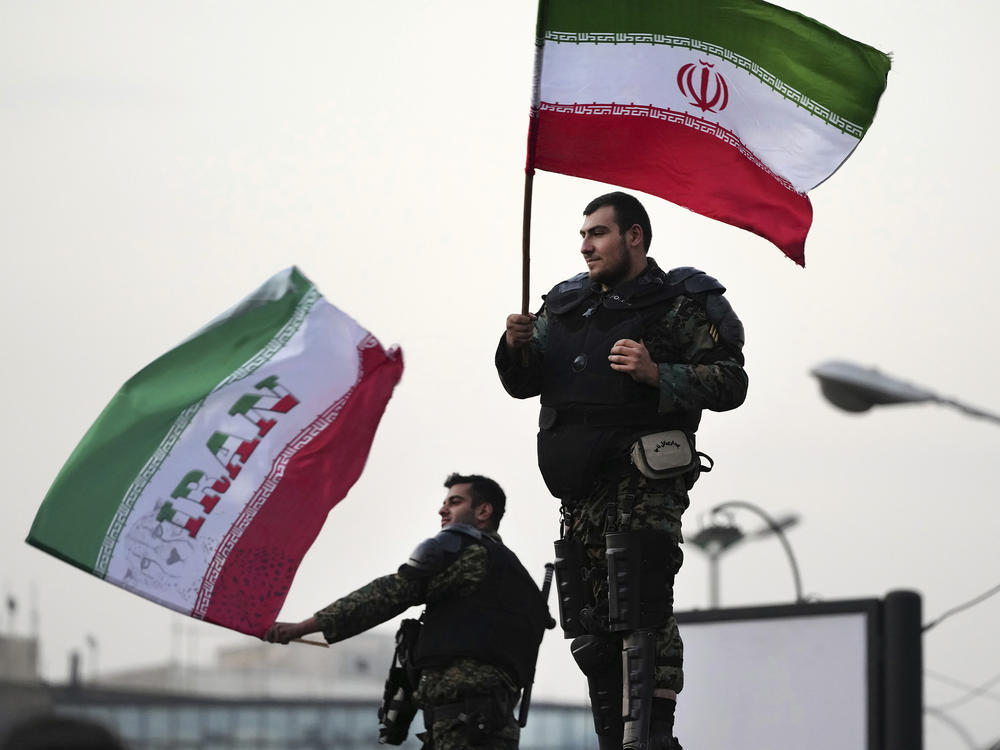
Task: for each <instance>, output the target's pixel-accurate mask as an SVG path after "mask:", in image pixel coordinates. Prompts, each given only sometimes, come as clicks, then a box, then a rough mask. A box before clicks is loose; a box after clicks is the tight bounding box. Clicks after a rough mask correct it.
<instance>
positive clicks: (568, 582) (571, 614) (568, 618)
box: [553, 539, 587, 638]
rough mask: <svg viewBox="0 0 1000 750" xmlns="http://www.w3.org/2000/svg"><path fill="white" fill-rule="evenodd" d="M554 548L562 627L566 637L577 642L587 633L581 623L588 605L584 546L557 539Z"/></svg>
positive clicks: (572, 540)
mask: <svg viewBox="0 0 1000 750" xmlns="http://www.w3.org/2000/svg"><path fill="white" fill-rule="evenodd" d="M553 546H554V547H555V576H556V590H557V591H558V598H559V624H560V625H561V626H562V629H563V636H564V637H566V638H576V636H578V635H583V633H584V632H585V630H584V627H583V625H582V624H581V623H580V612H581V610H582V609H583V608H584V606H585V605H586V603H587V589H586V586H585V584H584V580H583V554H584V553H583V544H581V543H580V542H578V541H577V540H575V539H557V540H556V541H555V542H554V544H553Z"/></svg>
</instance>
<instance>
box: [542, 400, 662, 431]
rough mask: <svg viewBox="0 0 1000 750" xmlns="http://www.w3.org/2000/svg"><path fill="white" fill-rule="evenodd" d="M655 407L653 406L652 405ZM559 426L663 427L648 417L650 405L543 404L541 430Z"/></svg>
mask: <svg viewBox="0 0 1000 750" xmlns="http://www.w3.org/2000/svg"><path fill="white" fill-rule="evenodd" d="M654 408H655V407H654ZM557 425H558V426H559V427H579V426H584V427H643V426H646V427H649V428H650V429H653V430H655V429H661V430H662V429H664V426H663V425H661V424H657V422H656V419H655V418H653V419H650V407H649V406H648V405H645V406H634V405H633V406H566V407H560V408H558V409H557V408H555V407H553V406H543V407H542V408H541V411H540V412H539V414H538V426H539V427H541V428H542V429H543V430H550V429H552V428H553V427H555V426H557Z"/></svg>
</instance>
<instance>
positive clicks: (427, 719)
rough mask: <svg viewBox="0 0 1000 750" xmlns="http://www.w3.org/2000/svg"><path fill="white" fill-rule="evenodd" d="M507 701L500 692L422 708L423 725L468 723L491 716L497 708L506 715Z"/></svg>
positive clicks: (504, 695)
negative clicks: (452, 721)
mask: <svg viewBox="0 0 1000 750" xmlns="http://www.w3.org/2000/svg"><path fill="white" fill-rule="evenodd" d="M507 704H508V701H507V699H506V694H502V693H501V691H497V692H496V693H484V694H479V695H470V696H468V697H467V698H465V700H462V701H460V702H458V703H446V704H444V705H443V706H426V707H425V708H424V723H425V724H426V725H427V726H428V727H430V726H431V724H433V723H434V722H435V721H448V720H450V719H458V720H459V721H460V722H462V723H468V722H469V721H471V720H473V719H474V718H482V717H489V716H491V715H492V714H493V713H494V712H495V711H496V710H497V708H500V710H501V711H502V712H503V713H504V714H506V712H507Z"/></svg>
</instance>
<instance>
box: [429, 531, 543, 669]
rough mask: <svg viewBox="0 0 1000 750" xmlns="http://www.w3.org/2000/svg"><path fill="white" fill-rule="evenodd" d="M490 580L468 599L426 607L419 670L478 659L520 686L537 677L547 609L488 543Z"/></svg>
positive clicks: (519, 568) (516, 567)
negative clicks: (500, 669) (536, 670)
mask: <svg viewBox="0 0 1000 750" xmlns="http://www.w3.org/2000/svg"><path fill="white" fill-rule="evenodd" d="M469 544H482V545H484V546H485V547H486V549H487V551H488V552H489V560H490V562H489V569H488V571H487V574H486V579H485V580H484V581H483V584H482V585H481V586H480V587H479V588H478V590H477V591H476V592H475V593H473V594H472V595H470V596H465V597H453V598H450V599H447V600H445V601H441V602H435V603H434V604H428V605H427V610H426V612H425V613H424V617H423V627H422V628H421V631H420V639H419V641H418V643H417V653H416V658H415V660H414V661H415V664H416V666H417V667H420V668H423V667H432V666H446V665H447V664H449V663H450V662H451V661H453V660H454V659H456V658H463V657H465V658H470V659H477V660H479V661H482V662H486V663H487V664H493V665H495V666H498V667H501V668H503V669H504V670H506V671H507V672H508V674H510V676H511V677H512V678H514V680H515V681H516V682H517V684H518V685H520V686H522V687H523V686H525V685H529V684H530V683H531V681H532V679H533V678H534V674H535V661H536V659H537V658H538V646H539V644H540V643H541V641H542V633H543V632H544V631H545V626H546V623H547V622H548V618H549V613H548V607H547V606H546V604H545V602H544V601H543V600H542V594H541V592H540V591H539V590H538V586H536V585H535V582H534V581H533V580H532V578H531V576H530V575H529V574H528V571H526V570H525V569H524V566H523V565H521V562H520V561H519V560H518V559H517V556H516V555H514V553H513V552H511V551H510V550H509V549H507V548H506V547H505V546H504V545H502V544H500V543H498V542H495V541H493V540H492V539H490V538H489V537H486V536H484V537H482V538H481V539H480V540H479V541H476V540H474V539H472V538H470V537H465V545H466V546H467V545H469Z"/></svg>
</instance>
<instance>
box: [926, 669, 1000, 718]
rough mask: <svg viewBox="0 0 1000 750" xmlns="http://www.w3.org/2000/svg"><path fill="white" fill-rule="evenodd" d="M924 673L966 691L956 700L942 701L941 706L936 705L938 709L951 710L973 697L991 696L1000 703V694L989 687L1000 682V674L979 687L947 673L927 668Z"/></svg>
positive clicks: (990, 697) (991, 698)
mask: <svg viewBox="0 0 1000 750" xmlns="http://www.w3.org/2000/svg"><path fill="white" fill-rule="evenodd" d="M924 674H925V675H927V676H928V677H932V678H934V679H935V680H938V681H939V682H944V683H946V684H948V685H951V686H952V687H958V688H961V689H963V690H965V691H966V694H965V695H963V696H960V697H958V698H956V699H955V700H952V701H950V702H948V703H942V704H941V705H940V706H934V708H935V709H936V710H938V711H950V710H951V709H953V708H957V707H958V706H960V705H962V704H963V703H967V702H968V701H970V700H972V699H973V698H989V699H990V700H994V701H997V702H998V703H1000V695H994V694H993V693H990V692H989V688H991V687H993V686H994V685H996V684H997V683H998V682H1000V674H998V675H994V676H993V677H991V678H990V679H988V680H987V681H986V682H984V683H983V684H982V685H979V686H977V687H973V686H971V685H967V684H965V683H963V682H959V681H958V680H955V679H952V678H951V677H948V676H946V675H943V674H938V673H936V672H932V671H931V670H929V669H925V670H924Z"/></svg>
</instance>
